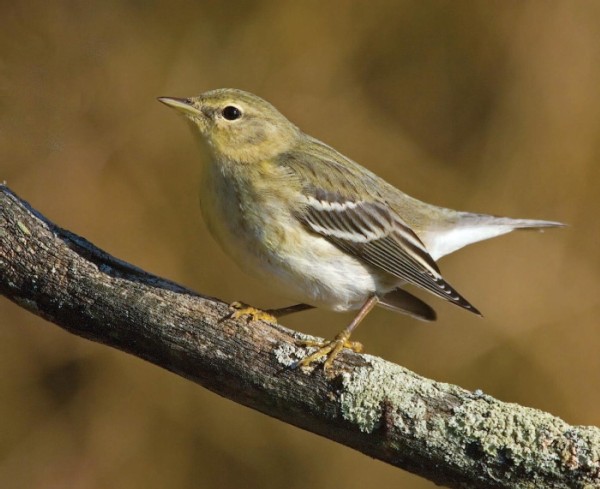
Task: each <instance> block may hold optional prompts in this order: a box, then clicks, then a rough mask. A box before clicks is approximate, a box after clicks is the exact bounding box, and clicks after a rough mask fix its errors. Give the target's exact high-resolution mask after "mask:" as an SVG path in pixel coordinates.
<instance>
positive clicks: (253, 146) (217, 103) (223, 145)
mask: <svg viewBox="0 0 600 489" xmlns="http://www.w3.org/2000/svg"><path fill="white" fill-rule="evenodd" d="M158 100H159V101H160V102H162V103H164V104H165V105H168V106H169V107H172V108H174V109H175V110H177V111H178V112H180V113H181V114H182V115H184V116H185V117H186V118H187V119H188V120H189V121H190V122H191V123H192V125H193V127H194V128H195V130H197V131H199V133H200V134H201V136H202V138H203V139H204V140H205V141H206V142H207V143H208V144H209V146H210V148H211V151H212V152H213V154H214V155H215V156H216V157H225V158H227V159H229V160H233V161H237V162H240V163H253V162H258V161H261V160H264V159H267V158H272V157H274V156H276V155H277V154H280V153H282V152H284V151H287V150H288V149H290V148H291V147H292V146H293V145H294V144H295V142H296V141H297V138H298V137H299V135H300V134H301V133H300V130H299V129H298V128H297V127H296V126H295V125H294V124H292V123H291V122H290V121H289V120H287V119H286V118H285V117H284V116H283V115H282V114H281V113H280V112H279V111H278V110H277V109H276V108H275V107H273V106H272V105H271V104H270V103H268V102H267V101H265V100H263V99H261V98H260V97H257V96H256V95H253V94H251V93H248V92H244V91H242V90H237V89H232V88H221V89H218V90H211V91H209V92H205V93H203V94H201V95H198V96H197V97H190V98H175V97H160V98H159V99H158Z"/></svg>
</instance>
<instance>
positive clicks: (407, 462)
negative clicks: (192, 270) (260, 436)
mask: <svg viewBox="0 0 600 489" xmlns="http://www.w3.org/2000/svg"><path fill="white" fill-rule="evenodd" d="M0 292H1V293H2V294H3V295H5V296H6V297H8V298H9V299H10V300H12V301H14V302H16V303H17V304H19V305H21V306H22V307H24V308H26V309H28V310H29V311H31V312H33V313H34V314H37V315H39V316H42V317H44V318H46V319H47V320H48V321H51V322H53V323H55V324H57V325H59V326H60V327H62V328H64V329H66V330H67V331H70V332H71V333H74V334H76V335H79V336H82V337H84V338H88V339H90V340H93V341H97V342H100V343H104V344H106V345H109V346H112V347H114V348H118V349H119V350H123V351H126V352H128V353H131V354H133V355H136V356H138V357H140V358H144V359H146V360H148V361H150V362H152V363H154V364H156V365H158V366H160V367H163V368H166V369H168V370H170V371H172V372H174V373H176V374H178V375H181V376H183V377H186V378H188V379H190V380H192V381H194V382H196V383H198V384H200V385H202V386H204V387H206V388H208V389H210V390H212V391H214V392H216V393H218V394H220V395H222V396H224V397H227V398H229V399H232V400H233V401H235V402H238V403H241V404H244V405H246V406H249V407H251V408H253V409H257V410H258V411H261V412H263V413H266V414H268V415H270V416H273V417H275V418H278V419H280V420H282V421H285V422H287V423H290V424H293V425H296V426H299V427H300V428H304V429H306V430H309V431H311V432H313V433H317V434H319V435H322V436H325V437H327V438H330V439H332V440H335V441H337V442H339V443H343V444H344V445H347V446H349V447H352V448H354V449H356V450H359V451H361V452H363V453H365V454H367V455H370V456H371V457H375V458H377V459H380V460H383V461H385V462H388V463H390V464H393V465H395V466H397V467H400V468H403V469H405V470H409V471H411V472H414V473H416V474H419V475H421V476H423V477H426V478H427V479H430V480H432V481H434V482H436V483H438V484H443V485H447V486H449V487H461V488H492V487H494V488H495V487H507V488H508V487H510V488H525V487H527V488H531V487H543V488H558V487H560V488H575V487H577V488H593V487H600V460H599V459H600V429H598V428H595V427H581V426H569V425H568V424H566V423H565V422H564V421H562V420H560V419H559V418H556V417H554V416H552V415H550V414H548V413H544V412H541V411H538V410H535V409H531V408H526V407H522V406H519V405H517V404H509V403H504V402H500V401H498V400H496V399H494V398H492V397H490V396H487V395H485V394H483V393H480V392H470V391H467V390H464V389H462V388H460V387H457V386H454V385H449V384H444V383H440V382H435V381H432V380H429V379H425V378H423V377H420V376H418V375H416V374H414V373H413V372H410V371H408V370H406V369H404V368H402V367H400V366H398V365H394V364H391V363H389V362H386V361H384V360H382V359H380V358H376V357H373V356H370V355H358V354H355V353H351V352H345V353H343V354H342V355H340V357H339V359H338V360H337V361H336V364H335V368H336V372H335V373H336V375H335V377H334V378H327V377H326V376H325V375H324V374H323V372H322V369H320V368H316V369H314V370H313V371H312V372H305V371H301V370H298V369H292V368H290V365H292V364H293V362H295V361H296V360H297V359H299V358H301V357H302V356H304V355H305V351H304V350H303V349H302V348H299V347H297V346H296V345H295V343H294V339H295V338H298V337H299V336H300V335H299V334H298V333H295V332H293V331H290V330H288V329H286V328H284V327H282V326H280V325H271V324H267V323H263V322H255V323H252V324H247V323H246V321H245V320H235V321H233V320H223V318H224V317H225V316H226V315H227V314H228V312H229V311H228V307H227V305H226V304H224V303H223V302H221V301H219V300H217V299H214V298H210V297H205V296H202V295H199V294H196V293H194V292H192V291H190V290H187V289H185V288H183V287H181V286H179V285H177V284H175V283H172V282H169V281H167V280H164V279H161V278H159V277H156V276H154V275H151V274H149V273H146V272H144V271H143V270H140V269H138V268H136V267H134V266H132V265H130V264H128V263H125V262H123V261H121V260H118V259H116V258H114V257H112V256H110V255H108V254H107V253H105V252H103V251H102V250H100V249H98V248H96V247H95V246H94V245H92V244H91V243H89V242H88V241H86V240H85V239H83V238H81V237H79V236H77V235H75V234H73V233H71V232H69V231H66V230H64V229H61V228H59V227H57V226H56V225H54V224H53V223H51V222H49V221H48V220H47V219H46V218H44V217H43V216H42V215H41V214H39V213H38V212H37V211H35V210H33V209H32V208H31V207H30V206H29V205H28V204H27V203H26V202H24V201H22V200H21V199H20V198H19V197H17V196H16V195H15V194H14V193H13V192H11V191H10V190H9V189H8V188H7V187H6V186H4V185H0Z"/></svg>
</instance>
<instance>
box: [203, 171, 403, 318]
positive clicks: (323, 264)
mask: <svg viewBox="0 0 600 489" xmlns="http://www.w3.org/2000/svg"><path fill="white" fill-rule="evenodd" d="M245 197H246V198H247V197H248V196H247V195H246V196H245ZM261 199H262V200H261V205H260V207H259V208H258V207H257V208H255V207H254V206H248V205H246V204H245V202H247V200H246V199H245V198H244V196H243V195H241V191H240V189H239V188H236V187H235V185H234V184H233V183H232V181H231V180H230V179H226V178H225V177H223V175H222V174H220V171H219V170H218V169H216V168H212V171H211V172H208V173H207V175H206V176H205V178H204V182H203V185H202V188H201V205H202V212H203V215H204V219H205V221H206V223H207V225H208V228H209V229H210V231H211V233H212V234H213V235H214V237H215V238H216V239H217V241H218V242H219V243H220V244H221V246H222V247H223V249H224V250H225V251H226V252H227V253H228V254H229V255H230V256H231V257H232V258H233V259H234V260H235V261H236V263H237V264H238V265H239V266H240V267H241V268H242V269H243V270H245V271H246V272H248V273H250V274H251V275H254V276H258V277H260V278H262V279H264V280H265V281H266V282H267V283H268V284H269V285H272V287H273V288H275V290H276V291H277V292H278V293H280V294H281V295H284V296H286V297H289V298H290V299H292V300H294V301H298V302H302V303H306V304H310V305H313V306H317V307H325V308H328V309H332V310H336V311H345V310H351V309H358V308H360V307H361V306H362V305H363V304H364V302H365V301H366V300H367V299H368V298H369V297H370V296H371V295H372V294H373V293H374V292H376V291H377V292H379V293H384V292H387V291H389V290H391V289H393V288H394V284H393V283H390V280H389V279H388V280H386V277H385V276H384V275H383V274H381V273H378V272H376V271H374V270H373V269H372V268H370V267H368V265H364V264H363V263H362V262H360V261H359V260H357V259H355V258H353V257H351V256H349V255H348V254H346V253H343V252H342V251H340V250H339V249H338V248H337V247H336V246H334V245H333V244H331V243H329V242H328V241H327V240H326V239H324V238H322V237H320V236H318V235H315V234H310V233H309V232H308V231H306V230H305V228H304V227H303V226H302V224H301V223H300V222H299V221H298V220H297V219H296V218H294V217H293V216H292V215H290V214H289V213H287V212H285V210H284V209H285V207H283V206H282V205H281V199H280V198H278V197H277V195H264V194H261Z"/></svg>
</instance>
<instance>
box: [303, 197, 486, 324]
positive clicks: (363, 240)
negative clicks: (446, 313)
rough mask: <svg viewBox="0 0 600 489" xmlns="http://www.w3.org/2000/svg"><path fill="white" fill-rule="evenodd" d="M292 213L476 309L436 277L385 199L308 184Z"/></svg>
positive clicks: (375, 261) (343, 245)
mask: <svg viewBox="0 0 600 489" xmlns="http://www.w3.org/2000/svg"><path fill="white" fill-rule="evenodd" d="M305 199H306V201H305V205H303V206H302V207H301V210H299V211H297V212H296V218H297V219H298V220H299V221H300V222H301V223H302V224H303V225H304V226H306V228H308V229H309V230H311V231H312V232H314V233H317V234H319V235H321V236H323V237H324V238H326V239H327V240H328V241H330V242H331V243H333V244H335V245H336V246H338V247H339V248H340V249H342V250H344V251H345V252H347V253H349V254H351V255H353V256H355V257H357V258H359V259H360V260H363V261H364V262H366V263H368V264H370V265H371V266H374V267H377V268H379V269H381V270H383V271H385V272H387V273H389V274H391V275H393V276H395V277H397V278H398V279H400V280H401V281H406V282H407V283H410V284H414V285H417V286H419V287H422V288H423V289H425V290H427V291H429V292H432V293H433V294H435V295H437V296H438V297H441V298H443V299H446V300H447V301H450V302H452V303H454V304H456V305H458V306H460V307H463V308H465V309H467V310H469V311H472V312H474V313H476V314H479V311H477V309H475V307H473V306H472V305H471V304H470V303H469V302H468V301H467V300H466V299H464V298H463V297H462V296H461V295H460V294H459V293H458V292H457V291H456V290H454V288H452V287H451V286H450V285H449V284H448V283H447V282H446V281H445V280H444V279H443V278H442V276H441V274H440V271H439V268H438V266H437V264H436V263H435V261H434V260H433V258H431V256H430V255H429V253H428V252H427V250H426V248H425V246H424V245H423V243H422V241H421V240H420V239H419V237H418V236H417V235H416V234H415V233H414V232H413V231H412V229H410V227H409V226H408V225H406V223H405V222H404V221H403V220H402V219H401V217H400V216H398V215H397V214H396V213H395V212H394V211H393V210H392V209H391V208H390V207H389V206H388V205H387V204H386V203H385V202H380V201H377V200H360V199H357V198H351V197H348V196H344V195H343V194H342V193H338V192H336V191H326V190H322V189H318V188H315V187H314V186H312V188H310V189H308V191H307V192H306V193H305Z"/></svg>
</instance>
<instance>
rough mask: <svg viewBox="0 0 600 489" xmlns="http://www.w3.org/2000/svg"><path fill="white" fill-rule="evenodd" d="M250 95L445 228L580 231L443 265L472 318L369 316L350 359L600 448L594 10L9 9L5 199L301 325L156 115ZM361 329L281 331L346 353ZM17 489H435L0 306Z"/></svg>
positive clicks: (181, 135) (3, 119) (597, 21)
mask: <svg viewBox="0 0 600 489" xmlns="http://www.w3.org/2000/svg"><path fill="white" fill-rule="evenodd" d="M217 87H237V88H242V89H246V90H249V91H252V92H255V93H257V94H259V95H261V96H263V97H264V98H266V99H268V100H269V101H271V102H272V103H273V104H274V105H275V106H277V107H278V108H279V109H280V110H281V111H282V112H283V113H284V114H286V115H287V116H288V117H289V118H290V119H291V120H293V121H294V122H296V123H297V124H298V125H299V126H300V127H301V128H303V129H304V130H305V131H307V132H308V133H310V134H311V135H314V136H316V137H318V138H319V139H322V140H323V141H325V142H327V143H329V144H331V145H333V146H335V147H336V148H338V149H339V150H341V151H342V152H344V153H345V154H347V155H349V156H350V157H352V158H353V159H355V160H357V161H358V162H360V163H362V164H363V165H365V166H368V167H369V168H371V169H373V170H375V171H376V172H377V173H379V174H380V175H381V176H382V177H384V178H385V179H387V180H389V181H390V182H392V183H393V184H395V185H397V186H398V187H400V188H401V189H403V190H404V191H406V192H407V193H409V194H411V195H414V196H415V197H418V198H422V199H423V200H427V201H430V202H433V203H436V204H439V205H444V206H448V207H454V208H459V209H465V210H471V211H479V212H488V213H494V214H501V215H509V216H513V217H530V218H545V219H555V220H560V221H564V222H567V223H569V224H570V227H568V228H566V229H561V230H553V231H551V232H546V233H544V234H541V233H515V234H512V235H509V236H505V237H502V238H499V239H496V240H493V241H489V242H485V243H482V244H478V245H475V246H472V247H470V248H468V249H466V250H463V251H461V252H459V253H457V254H456V255H452V256H451V257H449V258H447V259H445V260H444V261H443V263H442V270H443V272H444V274H445V275H446V276H447V278H448V279H449V281H450V282H451V283H452V284H453V285H455V286H456V287H457V288H458V289H459V290H460V291H461V292H462V293H463V294H464V295H465V296H466V297H467V298H468V299H469V300H470V301H472V302H473V303H474V304H475V305H476V306H477V307H478V308H480V309H481V310H482V311H483V313H484V315H485V318H484V319H479V318H477V317H475V316H474V315H470V314H468V313H466V312H464V311H462V310H459V309H458V308H456V307H452V306H451V305H447V304H442V303H441V302H440V301H439V300H437V299H435V298H431V297H430V298H429V299H428V300H430V302H431V303H432V304H434V305H435V306H436V308H437V309H438V312H439V321H438V323H436V324H433V325H428V324H424V323H419V322H416V321H413V320H411V319H409V318H406V317H402V316H399V315H394V314H392V313H390V312H387V311H382V310H380V311H376V312H374V313H372V314H371V315H370V316H369V318H368V319H367V320H366V321H365V323H364V324H363V325H362V326H361V328H359V330H358V333H357V335H356V339H358V340H361V341H364V342H365V343H366V344H367V349H368V351H369V352H370V353H373V354H377V355H381V356H383V357H384V358H387V359H389V360H392V361H394V362H398V363H400V364H402V365H405V366H406V367H408V368H410V369H413V370H415V371H416V372H418V373H420V374H422V375H425V376H429V377H432V378H435V379H438V380H442V381H447V382H452V383H456V384H459V385H461V386H463V387H466V388H469V389H476V388H479V389H482V390H483V391H484V392H486V393H489V394H491V395H493V396H496V397H498V398H500V399H503V400H506V401H514V402H518V403H522V404H525V405H528V406H533V407H537V408H540V409H544V410H548V411H550V412H552V413H554V414H556V415H559V416H561V417H562V418H564V419H565V420H566V421H568V422H570V423H573V424H595V425H600V408H599V407H598V406H599V405H600V355H599V347H600V328H599V327H598V319H597V318H598V315H599V313H600V298H599V292H600V287H599V285H598V283H599V279H600V274H599V272H600V226H599V224H598V214H599V210H600V209H599V204H600V186H599V182H600V170H599V168H600V166H599V165H598V161H599V160H600V96H599V92H600V3H598V2H595V1H593V0H590V1H587V2H584V1H569V2H567V1H563V2H546V1H539V2H538V1H528V2H523V1H503V2H450V1H422V0H413V1H395V2H391V1H389V2H386V1H375V2H369V3H368V5H367V3H366V2H365V5H362V3H359V2H355V3H351V2H344V1H339V2H327V4H326V5H325V6H323V4H322V3H321V2H316V1H314V2H281V1H276V0H272V1H262V2H258V1H256V2H255V1H242V2H235V3H232V2H217V1H199V2H192V1H189V2H185V1H169V2H166V1H158V0H157V1H148V2H144V1H140V0H130V1H114V0H112V1H111V0H108V1H95V2H75V1H72V2H43V1H41V0H37V1H31V2H22V1H21V2H18V1H17V2H12V3H10V4H9V3H8V2H3V5H2V15H1V16H0V179H3V180H6V181H7V182H8V184H9V186H10V187H11V188H12V189H13V190H15V191H16V192H17V193H18V194H19V195H21V196H22V197H24V198H25V199H27V200H29V201H30V202H31V204H32V205H34V206H35V207H36V208H38V209H39V210H41V211H42V212H43V213H44V214H45V215H46V216H48V217H49V218H50V219H52V220H54V221H55V222H57V223H58V224H59V225H61V226H63V227H66V228H68V229H70V230H72V231H74V232H76V233H78V234H81V235H83V236H84V237H86V238H87V239H89V240H90V241H92V242H94V243H95V244H97V245H98V246H100V247H102V248H103V249H105V250H106V251H108V252H110V253H111V254H114V255H116V256H118V257H120V258H122V259H124V260H127V261H130V262H132V263H134V264H136V265H138V266H140V267H142V268H145V269H147V270H149V271H151V272H154V273H157V274H159V275H162V276H164V277H167V278H169V279H172V280H175V281H178V282H180V283H182V284H185V285H186V286H189V287H191V288H193V289H195V290H198V291H200V292H203V293H207V294H210V295H215V296H218V297H220V298H222V299H224V300H228V301H232V300H244V301H246V302H249V303H252V304H256V305H259V306H263V307H277V306H282V305H285V304H286V301H285V300H284V299H282V298H280V297H277V296H274V295H273V293H272V292H270V291H268V290H266V289H264V288H262V286H261V284H258V283H257V282H255V281H254V280H253V279H252V278H249V277H246V276H245V275H243V274H242V273H241V272H239V271H238V269H237V268H236V266H235V265H234V264H233V263H232V262H231V261H230V260H229V259H228V258H227V257H226V256H224V255H223V253H222V252H221V251H220V249H218V247H217V246H216V245H215V243H213V241H212V240H211V238H210V237H209V236H208V234H207V231H206V229H205V228H204V226H203V224H202V223H201V220H200V215H199V210H198V208H197V195H196V182H197V179H198V174H199V170H200V157H199V152H198V151H197V148H196V146H195V143H194V141H193V139H192V137H191V135H190V133H189V130H188V129H187V127H186V124H184V122H183V120H181V118H179V117H176V115H175V114H174V113H173V112H172V111H170V110H168V109H167V108H165V107H164V106H162V105H161V104H159V103H157V102H156V100H155V98H156V97H157V96H161V95H174V96H187V95H196V94H198V93H200V92H202V91H204V90H207V89H212V88H217ZM348 320H349V316H347V315H336V314H333V313H328V312H321V311H316V312H308V313H305V314H301V315H298V316H296V317H293V318H290V319H289V320H286V321H284V323H285V324H287V325H289V326H292V327H294V328H297V329H300V330H302V331H305V332H310V333H315V334H319V335H321V336H331V335H333V334H334V333H336V332H337V331H338V330H339V329H340V328H341V327H342V326H343V325H344V324H345V323H346V322H347V321H348ZM0 326H1V327H0V487H2V488H8V489H13V488H34V489H37V488H44V489H46V488H84V489H87V488H90V489H91V488H94V489H96V488H106V487H110V488H138V487H144V488H148V489H153V488H174V489H180V488H203V487H210V488H213V487H214V488H230V487H231V488H234V487H238V486H242V487H249V488H281V487H286V488H306V487H324V486H326V485H335V486H338V487H347V488H358V487H361V488H362V487H399V486H400V487H410V488H430V487H433V485H432V484H430V483H428V482H426V481H423V480H421V479H419V478H417V477H415V476H412V475H410V474H408V473H405V472H402V471H400V470H397V469H395V468H392V467H390V466H387V465H385V464H383V463H381V462H377V461H374V460H371V459H369V458H368V457H366V456H363V455H361V454H359V453H357V452H354V451H352V450H350V449H347V448H344V447H341V446H338V445H336V444H334V443H332V442H330V441H328V440H324V439H321V438H318V437H317V436H315V435H312V434H309V433H305V432H302V431H300V430H298V429H296V428H293V427H290V426H287V425H284V424H282V423H280V422H278V421H275V420H272V419H270V418H267V417H266V416H263V415H261V414H258V413H256V412H253V411H250V410H248V409H246V408H244V407H241V406H238V405H236V404H234V403H232V402H230V401H227V400H224V399H221V398H219V397H217V396H215V395H214V394H211V393H210V392H207V391H205V390H203V389H202V388H200V387H198V386H196V385H193V384H191V383H190V382H187V381H185V380H183V379H181V378H178V377H176V376H174V375H172V374H170V373H167V372H165V371H162V370H160V369H159V368H157V367H154V366H152V365H150V364H147V363H145V362H143V361H141V360H138V359H136V358H133V357H130V356H128V355H125V354H123V353H120V352H117V351H113V350H110V349H108V348H106V347H104V346H100V345H97V344H93V343H90V342H87V341H84V340H82V339H79V338H76V337H73V336H70V335H69V334H67V333H65V332H63V331H62V330H60V329H59V328H57V327H55V326H53V325H51V324H49V323H46V322H44V321H43V320H41V319H39V318H37V317H34V316H33V315H31V314H29V313H27V312H25V311H23V310H21V309H19V308H18V307H17V306H15V305H14V304H12V303H9V302H8V301H6V300H4V299H2V300H0Z"/></svg>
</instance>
